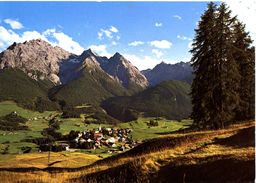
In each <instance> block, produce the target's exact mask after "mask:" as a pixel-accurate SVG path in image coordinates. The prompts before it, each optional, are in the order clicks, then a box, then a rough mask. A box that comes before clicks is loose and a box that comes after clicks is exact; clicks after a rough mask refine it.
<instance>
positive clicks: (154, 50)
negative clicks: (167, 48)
mask: <svg viewBox="0 0 256 183" xmlns="http://www.w3.org/2000/svg"><path fill="white" fill-rule="evenodd" d="M152 53H154V54H155V55H156V57H157V58H160V57H161V56H163V52H161V51H159V50H157V49H153V50H152Z"/></svg>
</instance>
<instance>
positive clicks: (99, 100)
mask: <svg viewBox="0 0 256 183" xmlns="http://www.w3.org/2000/svg"><path fill="white" fill-rule="evenodd" d="M167 80H180V81H186V82H188V83H190V82H191V80H192V69H191V67H190V65H189V64H188V63H184V62H181V63H178V64H175V65H170V64H165V63H161V64H159V65H157V66H156V67H155V68H154V69H152V70H146V71H142V72H141V71H139V70H138V68H136V67H135V66H133V65H132V63H131V62H130V61H129V60H127V59H126V58H125V57H123V56H122V55H121V54H120V53H115V54H114V55H113V56H112V57H110V58H107V57H102V56H99V55H97V54H96V53H94V52H93V51H92V50H91V49H88V50H85V51H84V52H83V53H82V54H81V55H75V54H71V53H69V52H67V51H65V50H63V49H62V48H60V47H57V46H55V47H54V46H51V45H50V44H49V43H47V42H45V41H43V40H40V39H37V40H32V41H27V42H24V43H13V44H12V45H11V46H9V47H8V48H7V49H6V50H4V51H3V52H1V53H0V85H1V86H0V96H1V97H0V100H1V101H2V100H14V101H16V102H17V103H18V104H20V105H22V106H24V107H27V108H31V109H35V110H46V109H47V110H49V109H55V110H56V109H58V110H59V107H58V106H59V104H60V103H62V104H63V103H65V104H67V105H71V106H77V105H82V104H87V103H89V104H92V105H95V106H104V109H105V110H106V111H107V112H108V113H110V114H112V112H111V110H109V109H108V108H107V107H106V106H111V105H106V104H107V103H109V101H110V98H111V100H113V99H114V98H115V97H121V98H122V97H126V98H125V101H126V100H129V106H128V108H129V110H130V109H133V110H136V111H137V112H146V114H154V115H155V114H156V113H159V110H158V112H152V109H149V107H148V108H147V109H146V108H143V107H137V108H134V107H131V105H137V103H136V102H131V101H136V100H138V101H139V103H140V104H141V105H138V106H143V105H148V104H150V106H152V107H151V108H153V109H154V110H156V109H157V108H156V107H154V106H153V105H155V104H156V101H158V102H163V101H164V98H163V97H166V98H168V97H169V98H173V97H175V96H176V94H177V91H176V89H174V88H176V85H178V86H181V85H184V86H181V87H178V90H184V92H183V91H181V93H182V95H181V96H179V97H178V98H179V100H180V97H181V98H182V99H181V100H182V101H186V102H187V103H188V106H189V107H188V109H190V108H191V107H190V103H189V102H190V101H189V100H187V98H188V97H187V96H188V90H189V89H188V88H189V87H188V86H189V85H187V84H186V83H183V82H180V83H176V82H174V81H173V82H171V83H168V82H164V83H161V82H162V81H167ZM158 84H160V86H159V87H160V88H161V87H162V88H165V87H167V88H168V89H167V90H168V92H169V93H168V92H167V90H166V91H164V90H162V89H159V88H157V85H158ZM153 86H155V88H154V87H153ZM152 87H153V88H152ZM169 89H170V90H171V91H169ZM154 93H157V94H156V95H155V94H154ZM144 96H145V97H144ZM154 96H157V97H154ZM128 98H129V99H128ZM107 99H109V100H107ZM183 99H184V100H183ZM116 100H117V99H114V101H115V102H114V103H115V108H118V106H119V105H120V109H121V108H123V107H121V105H123V104H121V103H123V102H121V103H120V104H117V102H116ZM118 100H119V99H118ZM152 100H154V101H153V102H151V103H150V102H149V103H147V102H148V101H152ZM104 101H108V102H104ZM122 101H124V99H123V98H122ZM146 101H147V102H146ZM143 102H144V104H143ZM110 103H112V102H110ZM167 104H168V105H167V107H168V106H169V108H170V109H172V115H169V113H170V111H169V110H167V112H165V114H164V116H167V117H174V116H176V117H177V115H175V114H174V113H175V112H174V113H173V111H176V112H177V113H178V111H179V113H180V111H181V108H183V107H184V105H183V104H182V105H180V103H178V102H176V103H175V102H174V103H167ZM175 105H176V107H174V108H173V106H175ZM170 106H171V107H170ZM111 107H112V106H111ZM125 110H127V107H126V109H125ZM145 110H148V111H145ZM117 111H118V110H117ZM149 111H150V112H149ZM187 113H188V112H186V114H185V115H187ZM180 114H182V113H180ZM113 116H115V115H114V114H113ZM182 116H184V115H182ZM121 118H122V117H121ZM121 118H120V119H121Z"/></svg>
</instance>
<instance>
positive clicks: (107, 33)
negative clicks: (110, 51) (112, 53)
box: [101, 29, 113, 39]
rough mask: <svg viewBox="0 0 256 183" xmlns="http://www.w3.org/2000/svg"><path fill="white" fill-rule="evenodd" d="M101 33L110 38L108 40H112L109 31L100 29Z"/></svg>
mask: <svg viewBox="0 0 256 183" xmlns="http://www.w3.org/2000/svg"><path fill="white" fill-rule="evenodd" d="M101 32H102V33H104V34H105V35H106V36H107V37H108V38H110V39H111V38H113V36H112V32H111V31H109V30H104V29H101Z"/></svg>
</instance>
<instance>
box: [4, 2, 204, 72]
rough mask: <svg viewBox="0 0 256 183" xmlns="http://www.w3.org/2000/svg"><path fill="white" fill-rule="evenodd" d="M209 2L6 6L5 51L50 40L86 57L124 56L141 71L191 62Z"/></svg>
mask: <svg viewBox="0 0 256 183" xmlns="http://www.w3.org/2000/svg"><path fill="white" fill-rule="evenodd" d="M206 6H207V2H0V51H2V50H4V49H6V47H7V46H9V45H10V44H12V42H14V41H16V42H23V41H25V40H31V39H36V38H41V39H44V40H46V41H48V42H50V43H51V44H52V45H54V46H55V45H58V46H60V47H62V48H64V49H66V50H67V51H70V52H73V53H76V54H80V53H81V52H82V51H83V50H85V49H88V48H89V47H90V48H92V49H93V50H94V51H95V52H96V53H98V54H99V55H105V56H108V57H109V56H111V55H113V54H114V53H115V52H120V53H121V54H123V55H124V56H125V57H126V58H128V59H129V60H130V61H131V62H132V63H133V64H134V65H136V66H137V67H138V68H139V69H146V68H152V67H154V66H155V65H156V64H158V63H160V62H161V61H165V62H167V63H175V62H179V61H189V59H190V54H189V52H188V50H189V46H190V44H191V41H192V38H193V36H194V29H195V28H196V23H197V22H198V21H199V19H200V16H201V14H202V13H203V12H204V10H205V9H206Z"/></svg>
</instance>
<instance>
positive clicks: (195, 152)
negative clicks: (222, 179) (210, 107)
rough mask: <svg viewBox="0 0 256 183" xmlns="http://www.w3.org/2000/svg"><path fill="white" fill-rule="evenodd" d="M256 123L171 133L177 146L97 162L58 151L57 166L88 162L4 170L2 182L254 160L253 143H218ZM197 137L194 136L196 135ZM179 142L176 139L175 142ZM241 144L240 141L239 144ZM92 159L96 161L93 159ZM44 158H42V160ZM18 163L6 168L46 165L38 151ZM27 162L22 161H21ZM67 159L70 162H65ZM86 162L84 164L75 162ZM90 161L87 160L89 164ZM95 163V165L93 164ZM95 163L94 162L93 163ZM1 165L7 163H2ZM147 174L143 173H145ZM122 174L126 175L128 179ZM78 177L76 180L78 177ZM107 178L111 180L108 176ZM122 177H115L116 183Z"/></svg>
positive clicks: (77, 178) (93, 178)
mask: <svg viewBox="0 0 256 183" xmlns="http://www.w3.org/2000/svg"><path fill="white" fill-rule="evenodd" d="M254 126H255V122H248V123H243V124H238V125H233V126H231V127H230V128H228V129H224V130H218V131H200V132H191V133H187V134H171V135H165V136H164V137H162V138H163V139H168V138H170V139H175V140H176V139H179V138H180V139H181V140H182V141H181V142H179V141H177V142H179V143H178V144H177V145H175V146H173V147H172V148H170V146H166V147H161V149H158V150H156V149H153V150H152V151H148V150H147V151H145V152H143V153H140V154H138V155H133V154H129V152H128V153H126V155H125V154H124V155H118V156H116V157H111V158H106V159H104V160H101V161H97V162H96V163H93V162H95V161H96V160H97V157H88V155H86V156H87V157H86V156H84V157H83V156H80V155H79V156H78V157H75V156H73V155H71V154H70V155H68V156H63V155H61V154H56V160H57V159H58V160H59V159H62V158H63V161H62V163H59V164H58V163H56V164H55V167H66V166H68V167H79V166H82V164H83V163H84V164H83V165H86V164H87V165H88V166H85V167H83V168H80V169H73V170H72V171H71V172H70V170H69V171H67V170H64V172H47V171H33V172H11V171H2V172H0V177H1V178H2V182H6V183H9V182H22V181H24V182H58V183H61V182H70V181H71V180H72V181H74V182H86V181H88V180H90V182H94V181H97V180H98V179H97V178H99V177H100V176H105V178H106V177H108V174H109V175H110V176H111V175H112V174H113V175H114V173H115V171H117V172H121V173H122V172H123V173H124V174H123V175H120V176H124V177H125V172H126V173H127V172H129V171H132V172H133V171H136V172H139V173H140V176H138V177H149V175H152V174H156V173H157V172H159V171H160V170H162V168H163V167H166V166H167V165H168V166H169V165H175V166H185V165H199V164H202V163H207V162H208V161H209V162H210V161H215V160H221V159H226V158H233V159H236V160H239V161H248V160H254V155H255V148H254V147H252V146H248V147H244V146H241V147H239V146H228V145H225V144H224V145H223V144H219V143H217V142H218V141H216V139H228V138H229V137H232V136H234V135H236V134H237V133H239V132H240V131H241V130H243V129H247V128H250V127H254ZM192 137H193V138H192ZM245 140H246V139H245ZM175 142H176V141H175ZM238 145H239V144H238ZM90 158H92V159H93V160H91V159H90ZM40 159H41V160H40ZM16 161H17V162H16V163H15V162H14V161H12V162H11V163H9V165H7V166H5V167H10V166H15V167H27V166H26V165H28V164H29V163H28V162H30V165H31V164H32V163H34V164H33V166H35V167H39V168H44V167H46V165H45V164H40V163H39V162H42V161H45V160H43V158H42V157H41V156H40V155H38V154H35V155H33V156H32V157H30V155H26V156H24V155H20V156H17V157H16ZM21 161H22V162H24V163H18V162H21ZM64 162H66V164H65V163H64ZM75 162H83V163H75ZM85 162H86V163H85ZM91 163H93V164H91ZM89 164H91V165H89ZM0 167H3V164H1V163H0ZM142 175H143V176H142ZM88 177H89V179H87V178H88ZM124 177H122V178H124ZM74 179H75V180H74ZM106 180H107V179H106ZM117 180H118V179H113V180H112V181H113V182H115V181H117ZM146 180H147V179H141V180H139V182H144V181H146Z"/></svg>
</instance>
